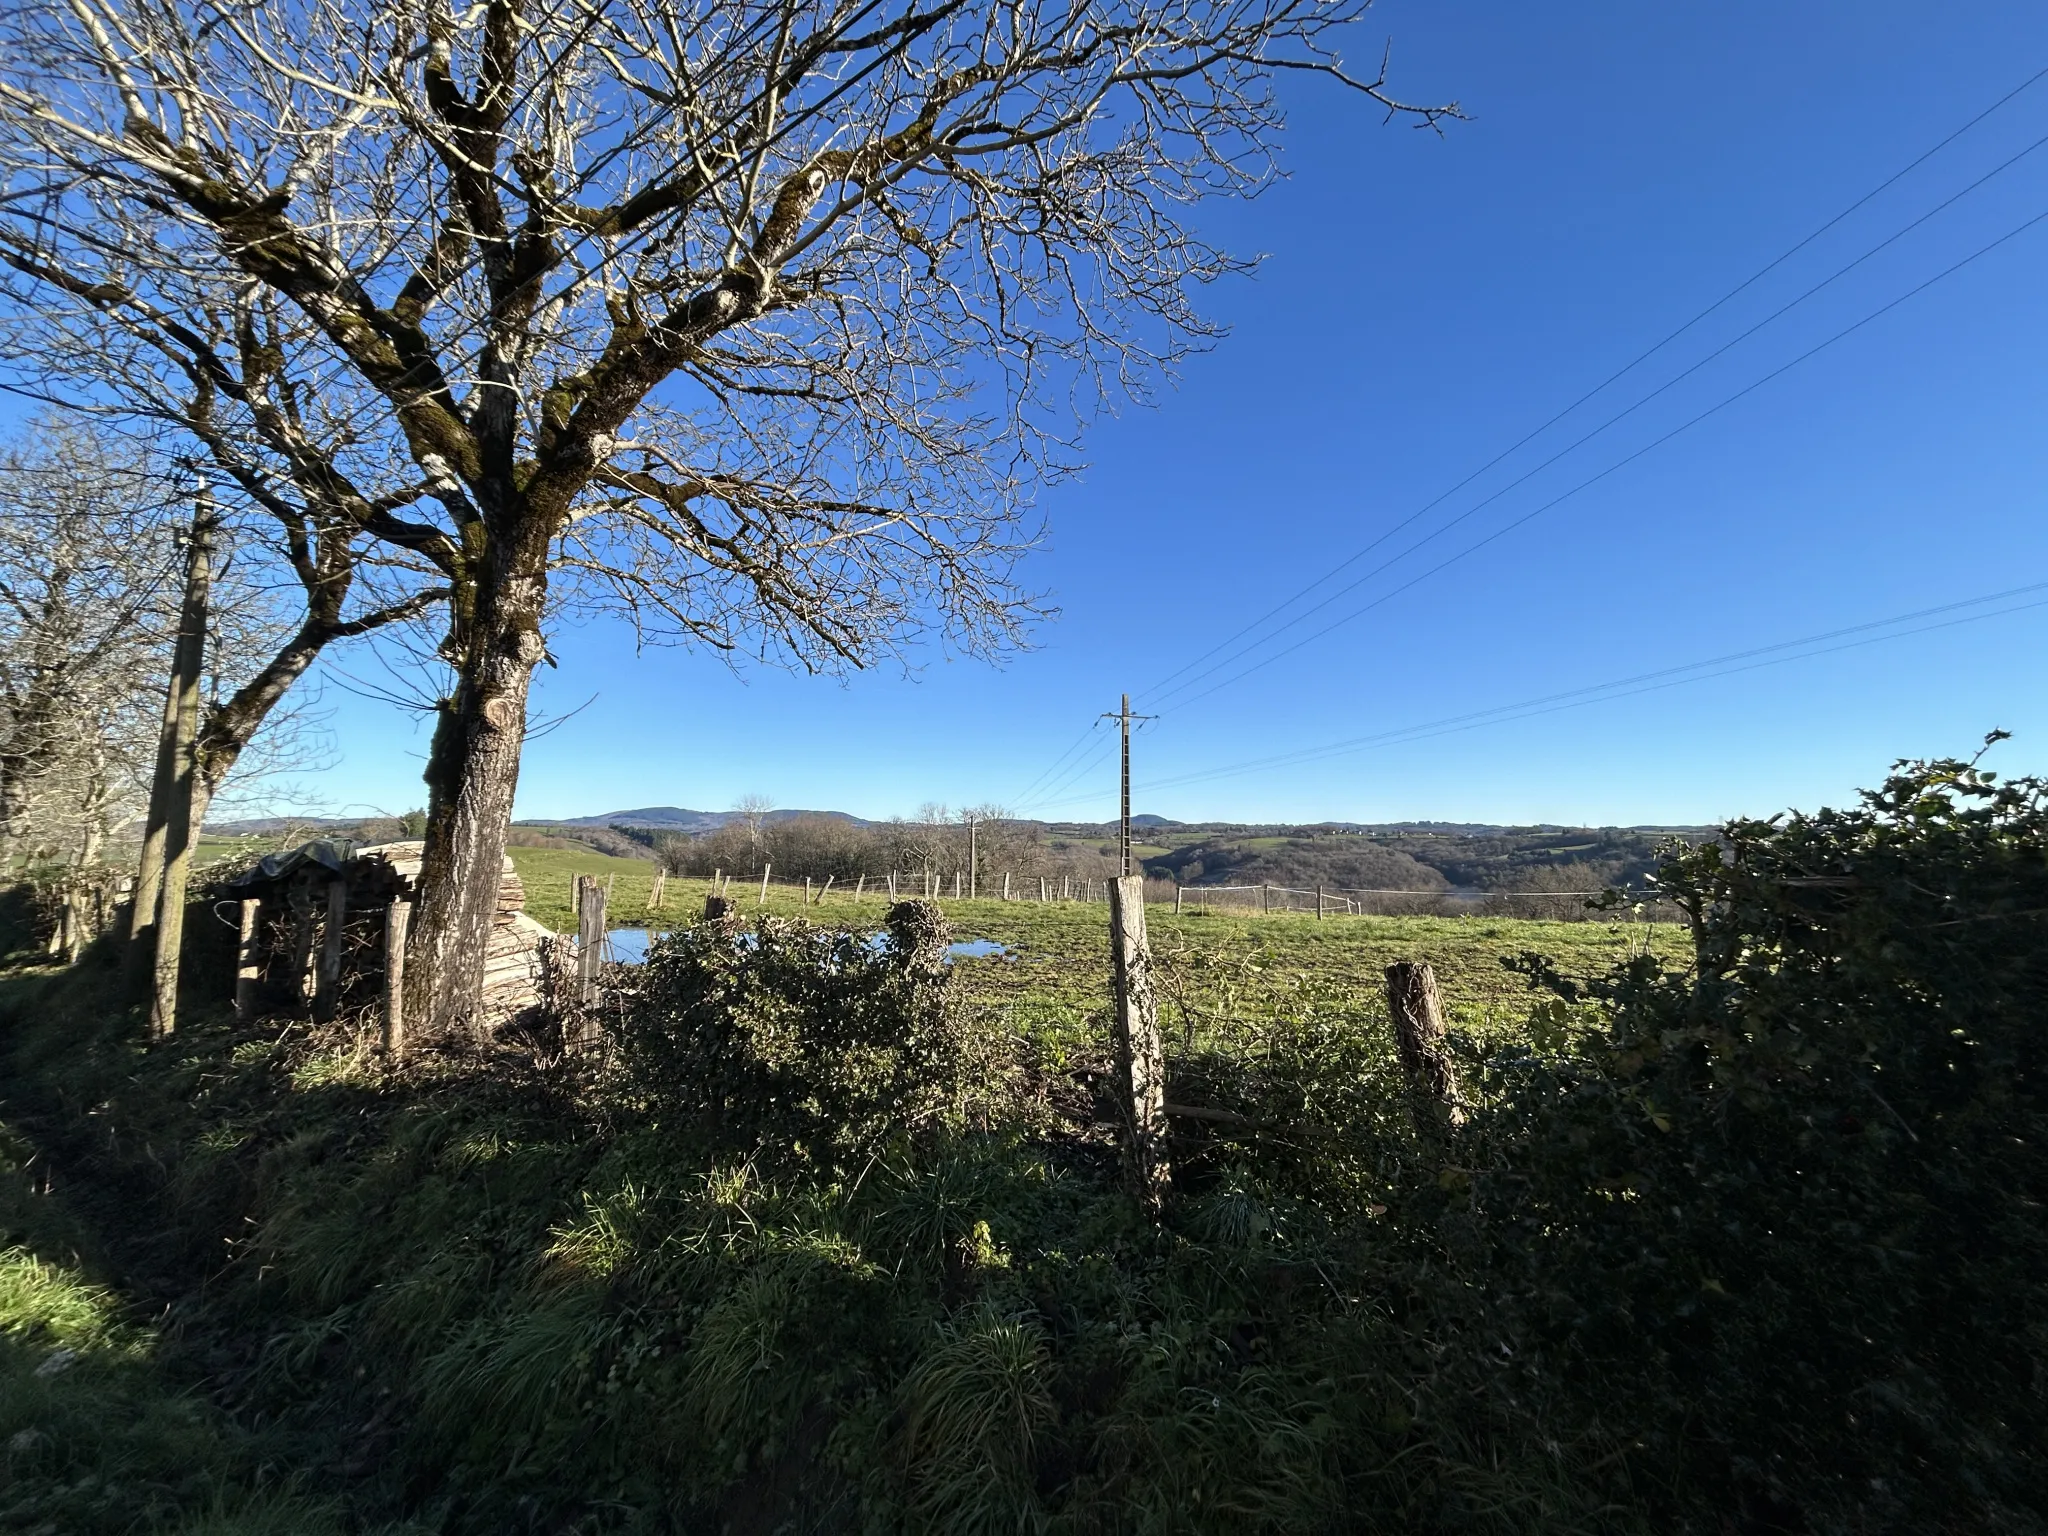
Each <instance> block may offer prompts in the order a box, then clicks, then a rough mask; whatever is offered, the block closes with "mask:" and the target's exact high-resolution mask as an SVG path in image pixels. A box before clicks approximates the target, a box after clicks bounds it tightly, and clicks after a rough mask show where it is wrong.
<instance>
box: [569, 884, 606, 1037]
mask: <svg viewBox="0 0 2048 1536" xmlns="http://www.w3.org/2000/svg"><path fill="white" fill-rule="evenodd" d="M608 889H609V887H608V886H606V885H599V884H598V883H597V881H596V880H594V879H593V878H591V877H590V876H588V875H585V876H584V877H583V887H582V889H581V890H579V891H578V892H577V893H576V979H577V982H578V987H577V992H578V995H579V996H580V997H581V999H582V1001H583V1004H584V1006H585V1007H588V1006H589V1005H590V1004H592V1003H594V1002H596V1001H597V973H598V969H599V967H600V966H601V965H602V964H603V963H604V909H605V895H606V892H607V890H608Z"/></svg>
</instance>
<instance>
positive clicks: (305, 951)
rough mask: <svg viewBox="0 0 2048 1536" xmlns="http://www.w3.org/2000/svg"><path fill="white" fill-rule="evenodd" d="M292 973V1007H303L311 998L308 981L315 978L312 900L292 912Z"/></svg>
mask: <svg viewBox="0 0 2048 1536" xmlns="http://www.w3.org/2000/svg"><path fill="white" fill-rule="evenodd" d="M291 975H292V981H291V987H292V994H291V995H292V1007H293V1008H294V1009H298V1008H302V1007H304V1006H306V1004H307V1003H308V1002H309V1001H310V998H311V994H310V991H309V989H308V988H307V986H306V983H307V982H309V981H311V980H312V979H313V908H312V905H311V903H310V902H309V903H308V905H307V907H306V910H305V911H303V912H294V913H293V914H292V972H291Z"/></svg>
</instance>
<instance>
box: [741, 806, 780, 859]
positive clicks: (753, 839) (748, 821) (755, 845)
mask: <svg viewBox="0 0 2048 1536" xmlns="http://www.w3.org/2000/svg"><path fill="white" fill-rule="evenodd" d="M774 809H775V802H774V801H773V800H771V799H770V798H769V797H768V796H766V795H760V794H746V795H741V796H740V797H739V798H738V799H737V800H735V801H733V803H732V813H733V815H734V816H735V817H737V818H738V819H739V824H740V825H741V826H743V827H745V828H746V829H747V847H748V848H749V849H751V850H752V851H753V853H754V855H755V857H757V858H758V857H759V856H760V853H761V829H762V828H763V827H765V826H766V825H767V823H768V813H769V812H770V811H772V810H774Z"/></svg>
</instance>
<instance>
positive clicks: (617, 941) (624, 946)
mask: <svg viewBox="0 0 2048 1536" xmlns="http://www.w3.org/2000/svg"><path fill="white" fill-rule="evenodd" d="M666 932H667V930H666V929H653V928H614V929H612V930H611V932H609V933H607V934H606V935H605V957H606V958H607V959H609V960H614V961H616V962H617V963H618V964H620V965H645V964H646V963H647V951H648V948H649V947H650V946H651V945H652V944H653V943H654V941H655V940H656V939H658V938H660V937H662V935H663V934H664V933H666ZM887 942H888V940H887V939H886V938H885V937H884V936H883V935H882V934H879V933H876V934H870V935H869V937H868V943H869V944H870V945H872V946H874V947H875V948H877V949H879V948H881V947H882V945H883V944H885V943H887ZM1009 952H1010V947H1009V946H1008V945H1007V944H1002V943H998V942H997V941H996V940H994V939H962V940H961V941H960V942H959V943H957V944H953V945H950V946H948V948H947V950H946V953H947V955H948V956H949V957H950V956H960V955H964V956H966V957H967V958H968V959H970V960H987V959H992V958H994V957H996V956H999V955H1007V954H1008V953H1009Z"/></svg>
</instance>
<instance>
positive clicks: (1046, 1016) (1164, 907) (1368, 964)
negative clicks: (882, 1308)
mask: <svg viewBox="0 0 2048 1536" xmlns="http://www.w3.org/2000/svg"><path fill="white" fill-rule="evenodd" d="M511 852H512V859H513V863H514V864H515V865H516V866H517V868H518V870H519V874H520V878H521V879H522V880H523V881H524V882H525V885H526V910H527V912H528V913H529V914H531V915H532V916H533V917H534V918H536V919H538V920H539V921H540V922H543V923H545V924H547V925H548V926H549V927H550V928H553V929H554V930H556V931H557V932H570V931H573V930H574V928H575V925H576V917H575V909H574V905H573V902H574V896H573V891H574V881H575V878H576V877H577V876H578V875H595V876H597V877H598V878H599V879H606V878H609V879H610V880H611V881H612V882H613V884H612V891H611V896H610V898H609V901H608V903H607V908H606V912H607V917H608V919H609V921H610V924H611V926H613V927H616V928H641V927H644V928H650V929H653V930H655V931H657V932H659V931H662V930H664V929H669V928H673V927H676V926H680V925H683V924H686V923H689V922H691V921H693V920H694V919H695V918H696V917H697V915H698V914H699V913H701V912H702V911H703V907H704V898H705V897H706V896H707V895H709V894H710V892H711V884H710V882H709V881H708V880H697V879H683V878H679V877H671V878H670V879H669V881H668V882H667V887H666V891H665V894H664V897H663V901H662V907H661V909H660V910H659V911H656V910H653V909H651V908H650V907H649V906H648V901H649V897H650V895H651V893H652V888H653V881H654V873H653V869H652V867H651V866H650V865H648V864H646V863H645V862H643V861H640V860H636V859H618V858H609V857H607V856H605V855H603V854H597V853H582V852H578V851H574V850H566V849H557V848H514V849H512V850H511ZM728 894H729V895H730V896H731V897H732V898H733V900H735V901H736V902H737V903H738V904H739V906H740V910H741V912H742V913H743V914H745V915H749V916H751V915H753V914H756V913H759V912H767V913H770V914H772V915H775V916H778V917H801V918H803V919H805V920H807V921H809V922H812V923H817V924H820V925H823V926H831V927H842V928H863V927H866V928H875V927H879V926H880V924H881V920H882V915H883V913H884V912H886V911H887V909H888V905H889V898H888V896H887V895H886V894H880V895H878V894H876V893H875V892H874V891H873V890H872V889H870V890H869V891H867V892H866V893H865V894H864V895H862V896H860V897H856V896H855V895H854V894H853V892H851V891H847V890H843V889H840V888H837V887H835V888H834V889H833V891H832V892H831V893H830V894H829V895H825V896H823V897H822V899H813V900H811V901H809V902H806V900H805V894H804V891H803V888H802V887H801V886H789V885H781V884H775V883H772V882H771V884H770V885H769V888H768V893H767V899H766V902H765V903H764V902H762V900H761V889H760V885H759V884H758V882H756V883H753V884H748V883H745V882H742V881H740V880H738V879H735V880H734V881H733V882H732V884H731V886H730V888H729V890H728ZM939 907H940V910H941V911H943V912H944V913H945V915H946V919H947V922H948V923H949V924H950V925H951V927H952V929H953V936H954V938H955V939H956V940H964V939H987V940H992V941H994V942H995V943H997V944H1000V945H1002V946H1003V950H1004V952H1003V953H1002V954H1000V955H992V956H988V957H985V958H984V957H969V956H962V957H961V958H959V959H958V960H957V961H956V962H955V968H956V971H957V973H958V974H957V980H956V983H955V986H956V995H957V997H958V1000H959V1001H960V1002H961V1003H962V1004H964V1005H966V1006H968V1007H970V1008H974V1009H976V1010H979V1011H981V1012H983V1013H984V1014H989V1015H993V1016H994V1017H995V1022H998V1023H1000V1024H1001V1025H1003V1026H1004V1027H1006V1028H1008V1029H1011V1030H1014V1031H1016V1032H1017V1033H1019V1034H1023V1035H1028V1036H1031V1037H1033V1038H1034V1039H1036V1040H1037V1041H1039V1042H1040V1044H1041V1047H1042V1048H1048V1049H1051V1050H1053V1051H1055V1052H1058V1051H1059V1050H1061V1049H1062V1048H1065V1047H1068V1046H1081V1045H1085V1044H1087V1043H1088V1042H1089V1041H1091V1040H1093V1039H1097V1038H1099V1037H1100V1034H1101V1030H1102V1028H1103V1027H1105V1026H1104V1025H1103V1022H1102V1021H1103V1016H1104V1014H1105V1012H1106V1010H1107V1009H1108V1007H1109V1002H1110V997H1109V909H1108V907H1107V906H1105V905H1104V904H1103V903H1101V902H1099V901H1097V902H1082V901H1064V902H1062V901H1051V902H1045V903H1040V902H1038V901H1035V900H1033V901H1000V900H990V899H987V898H982V899H979V900H970V899H965V898H962V899H959V900H955V899H953V898H952V897H950V896H942V897H941V898H940V899H939ZM1146 924H1147V927H1148V930H1149V932H1150V935H1151V940H1152V950H1153V960H1154V964H1155V966H1156V968H1157V972H1158V978H1159V983H1160V992H1161V1003H1160V1006H1161V1019H1160V1023H1161V1027H1162V1028H1163V1029H1164V1030H1165V1031H1166V1032H1167V1033H1168V1035H1169V1036H1170V1037H1171V1038H1173V1039H1174V1040H1175V1041H1176V1042H1177V1043H1179V1044H1181V1045H1183V1046H1187V1045H1195V1044H1200V1043H1203V1042H1204V1041H1205V1040H1207V1039H1208V1038H1209V1037H1211V1036H1213V1035H1214V1034H1216V1033H1217V1032H1219V1031H1222V1030H1229V1029H1231V1028H1233V1027H1235V1026H1245V1025H1258V1024H1262V1023H1266V1022H1270V1021H1272V1020H1274V1019H1276V1018H1280V1017H1292V1016H1296V1015H1298V1014H1300V1013H1302V1012H1304V1011H1313V1012H1315V1013H1316V1014H1318V1015H1319V1016H1322V1017H1324V1018H1335V1019H1341V1020H1348V1021H1350V1022H1352V1023H1354V1024H1356V1025H1357V1026H1358V1027H1361V1028H1377V1027H1378V1021H1381V1020H1383V1019H1384V1017H1385V1003H1384V988H1385V980H1384V978H1385V974H1386V968H1387V966H1389V965H1391V964H1392V963H1393V962H1395V961H1397V960H1425V961H1428V962H1429V964H1430V965H1431V966H1432V967H1433V968H1434V970H1435V971H1436V975H1437V982H1438V985H1439V987H1440V988H1441V989H1442V993H1443V1000H1444V1005H1445V1014H1446V1020H1447V1022H1448V1023H1449V1024H1450V1025H1452V1026H1453V1027H1454V1028H1457V1029H1460V1030H1462V1031H1464V1032H1465V1033H1466V1034H1468V1035H1470V1036H1472V1037H1473V1038H1474V1039H1475V1040H1481V1041H1487V1042H1494V1043H1502V1042H1505V1041H1507V1040H1510V1039H1512V1038H1513V1036H1514V1035H1515V1034H1516V1032H1517V1031H1518V1030H1519V1029H1520V1027H1521V1025H1522V1022H1523V1020H1524V1019H1525V1018H1526V1017H1527V1015H1528V1011H1529V1006H1530V995H1529V990H1528V987H1527V985H1526V984H1525V982H1524V981H1523V979H1522V978H1521V977H1520V976H1519V975H1516V974H1515V973H1513V972H1511V971H1509V970H1508V969H1507V968H1506V967H1505V966H1503V965H1502V963H1501V962H1502V960H1503V959H1504V958H1507V957H1512V956H1517V955H1521V954H1525V953H1535V954H1540V955H1543V956H1546V957H1547V958H1548V959H1550V960H1551V961H1552V962H1554V963H1555V964H1556V965H1557V967H1558V968H1559V970H1561V971H1562V972H1564V973H1565V974H1566V975H1570V976H1577V977H1581V978H1585V977H1592V976H1597V975H1603V974H1605V973H1606V972H1607V971H1609V970H1611V969H1612V968H1613V966H1614V965H1615V963H1616V962H1618V961H1621V960H1625V959H1627V958H1628V957H1630V956H1631V955H1635V954H1641V953H1644V952H1649V953H1654V954H1657V955H1659V956H1660V957H1663V958H1665V959H1667V960H1670V961H1674V962H1678V961H1681V960H1682V958H1683V956H1684V955H1685V953H1686V950H1687V936H1686V933H1685V930H1684V929H1683V928H1681V927H1679V926H1678V925H1676V924H1671V923H1637V922H1613V923H1607V922H1537V921H1518V920H1515V919H1508V918H1495V917H1477V916H1473V917H1413V916H1392V917H1382V916H1355V915H1354V916H1345V915H1339V914H1332V915H1331V916H1329V917H1327V918H1324V919H1321V920H1318V919H1317V918H1316V917H1315V915H1314V914H1313V913H1306V912H1280V913H1273V914H1271V915H1268V916H1258V915H1242V914H1238V913H1232V912H1213V911H1205V910H1203V909H1201V908H1200V907H1198V906H1196V905H1195V904H1194V903H1193V902H1189V903H1188V904H1187V906H1186V907H1185V909H1184V910H1183V911H1182V912H1181V913H1180V914H1178V915H1176V914H1175V913H1174V911H1173V908H1172V906H1171V905H1168V904H1155V905H1153V906H1150V907H1148V909H1147V914H1146Z"/></svg>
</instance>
